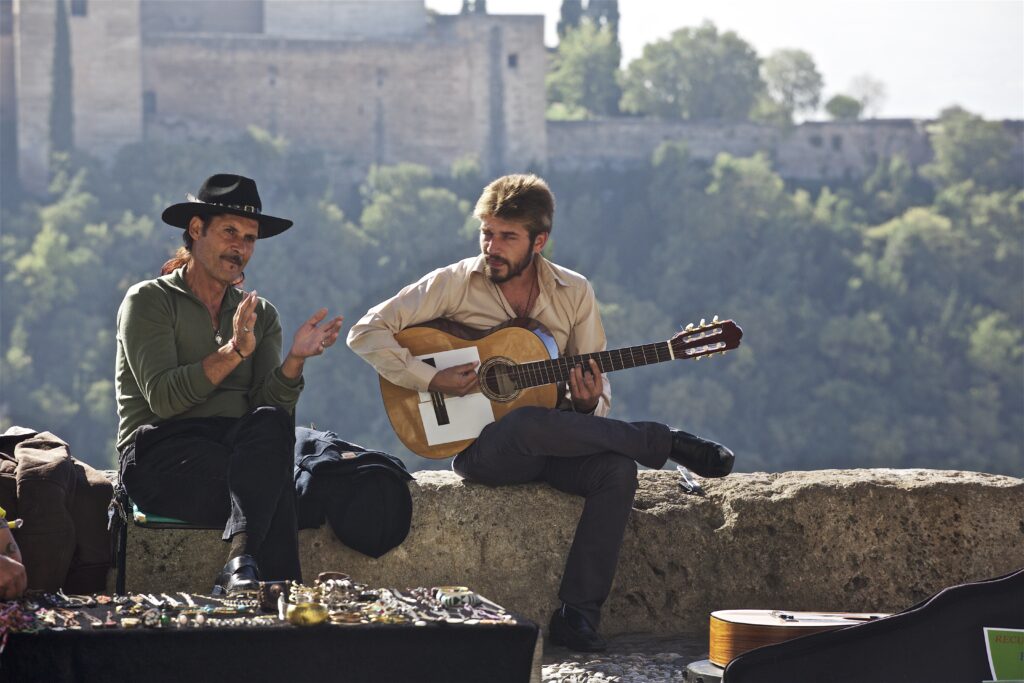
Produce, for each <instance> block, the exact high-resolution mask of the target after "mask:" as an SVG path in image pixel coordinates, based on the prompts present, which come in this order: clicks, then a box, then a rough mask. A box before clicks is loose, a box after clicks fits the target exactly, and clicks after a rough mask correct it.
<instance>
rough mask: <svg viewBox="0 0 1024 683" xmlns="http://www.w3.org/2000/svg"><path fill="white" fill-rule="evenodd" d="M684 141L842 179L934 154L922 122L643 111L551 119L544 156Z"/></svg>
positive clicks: (572, 164)
mask: <svg viewBox="0 0 1024 683" xmlns="http://www.w3.org/2000/svg"><path fill="white" fill-rule="evenodd" d="M669 141H681V142H685V143H686V145H687V147H688V149H689V150H690V153H691V154H692V155H693V157H694V158H696V159H701V160H706V161H710V160H713V159H714V158H715V156H717V155H718V154H719V153H721V152H726V153H728V154H731V155H733V156H741V157H747V156H752V155H754V154H756V153H758V152H763V153H765V154H767V155H768V156H769V157H770V158H771V159H772V161H773V166H774V168H775V170H776V172H777V173H778V174H779V175H781V176H782V177H783V178H787V179H794V180H816V181H828V180H845V179H850V178H863V177H864V176H866V175H868V174H870V173H871V172H872V171H873V170H874V168H875V164H876V163H877V162H878V161H879V160H880V159H885V158H889V157H892V156H895V155H897V154H900V155H902V156H903V157H904V158H906V159H907V160H908V161H909V162H911V163H912V164H913V165H915V166H916V165H918V164H922V163H925V162H927V161H928V160H929V159H930V158H931V145H930V144H929V142H928V136H927V134H926V132H925V130H924V124H923V122H920V121H911V120H901V119H886V120H874V121H857V122H850V123H840V122H828V123H821V122H811V123H804V124H801V125H798V126H793V127H791V128H785V129H784V128H779V127H777V126H768V125H759V124H756V123H736V124H718V123H692V122H688V121H669V120H665V119H648V118H639V117H637V118H626V117H623V118H614V119H595V120H592V121H549V122H548V160H549V165H550V166H551V167H552V168H556V169H565V170H569V169H599V168H603V167H611V168H633V167H638V166H641V165H644V164H646V163H647V162H648V161H650V158H651V154H652V153H653V152H654V150H655V149H657V147H658V145H660V144H661V143H663V142H669Z"/></svg>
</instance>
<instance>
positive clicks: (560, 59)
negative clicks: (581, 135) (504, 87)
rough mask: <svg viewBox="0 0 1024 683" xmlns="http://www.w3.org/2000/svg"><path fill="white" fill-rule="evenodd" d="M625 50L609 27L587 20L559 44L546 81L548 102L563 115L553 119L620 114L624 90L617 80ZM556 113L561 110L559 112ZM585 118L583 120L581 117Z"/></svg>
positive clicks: (568, 33)
mask: <svg viewBox="0 0 1024 683" xmlns="http://www.w3.org/2000/svg"><path fill="white" fill-rule="evenodd" d="M621 59H622V50H621V48H620V47H619V41H618V39H617V38H616V37H615V35H614V33H613V31H612V28H611V26H610V25H604V26H599V25H598V24H597V23H596V22H594V21H591V20H590V19H584V20H583V21H582V23H581V24H580V26H579V28H576V29H572V30H570V31H568V32H567V33H566V34H565V36H564V37H563V38H562V40H561V41H560V42H559V44H558V52H557V53H556V54H555V57H554V60H553V63H552V67H551V70H550V71H549V72H548V75H547V78H546V84H547V91H548V102H549V103H551V104H552V105H561V106H562V108H563V109H564V111H565V113H564V114H557V113H556V116H555V117H554V118H578V116H573V115H572V114H571V112H579V111H583V112H586V113H587V114H596V115H611V114H616V113H618V110H619V98H620V97H621V96H622V89H621V88H620V87H619V84H618V81H617V75H618V69H619V62H620V61H621ZM555 111H556V112H560V111H561V110H559V109H556V110H555ZM579 118H582V117H579Z"/></svg>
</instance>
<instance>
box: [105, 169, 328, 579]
mask: <svg viewBox="0 0 1024 683" xmlns="http://www.w3.org/2000/svg"><path fill="white" fill-rule="evenodd" d="M187 200H188V201H186V202H183V203H180V204H175V205H173V206H170V207H168V208H167V209H166V210H165V211H164V213H163V220H164V222H165V223H167V224H168V225H171V226H173V227H176V228H181V229H183V230H184V235H183V239H184V242H185V246H184V247H182V248H181V249H179V251H178V254H177V255H176V257H175V258H173V259H171V260H170V261H168V262H167V263H166V264H165V265H164V269H163V275H162V276H161V277H159V278H156V279H155V280H146V281H144V282H140V283H138V284H136V285H134V286H133V287H131V288H130V289H129V290H128V292H127V293H126V294H125V298H124V301H123V302H122V303H121V307H120V308H119V309H118V312H117V365H116V383H117V402H118V416H119V418H120V425H119V428H118V439H117V448H118V452H119V455H120V467H121V482H122V483H123V484H124V485H125V487H126V489H127V491H128V494H129V495H130V496H131V498H132V499H133V501H134V502H135V503H136V504H137V505H138V506H139V507H140V508H142V509H144V510H146V511H147V512H150V513H153V514H159V515H164V516H168V517H175V518H179V519H183V520H186V521H189V522H194V523H205V524H216V525H218V526H219V525H220V524H224V523H225V522H226V526H225V528H224V536H223V537H224V540H226V541H231V550H230V553H229V556H228V562H227V564H225V566H224V570H223V571H222V572H221V573H220V575H219V576H218V577H217V579H216V583H215V586H214V593H215V594H224V593H230V592H234V591H237V590H244V589H248V588H253V587H255V582H256V581H258V580H260V579H261V578H262V579H272V580H277V579H299V578H301V577H300V567H299V556H298V541H297V534H296V521H295V499H294V496H295V494H294V488H293V483H292V462H293V460H292V453H293V447H294V440H295V431H294V410H295V405H296V403H297V402H298V399H299V394H300V392H301V391H302V387H303V378H302V372H303V367H304V364H305V362H306V359H307V358H309V357H311V356H318V355H320V354H322V353H323V352H324V351H325V350H326V349H327V348H328V347H330V346H332V345H333V344H334V343H335V342H336V341H337V339H338V333H339V331H340V330H341V322H342V318H341V317H340V316H339V317H336V318H333V319H331V320H329V321H326V322H325V318H326V317H327V309H326V308H322V309H320V310H319V311H317V312H316V313H315V314H313V316H312V317H311V318H309V320H307V321H306V322H305V323H303V324H302V325H301V326H300V327H299V329H298V331H297V332H296V333H295V335H294V337H293V340H292V345H291V348H290V349H289V351H288V353H287V355H286V356H285V359H284V361H283V362H282V361H281V347H282V340H281V336H282V335H281V324H280V321H279V318H278V314H277V310H276V309H275V308H274V306H273V305H272V304H271V303H270V302H269V301H267V300H266V299H261V298H259V297H258V296H257V294H256V292H255V291H253V292H248V293H246V292H244V291H242V290H241V289H237V286H238V285H240V284H241V282H242V281H243V280H244V277H245V276H244V268H245V266H246V264H247V263H248V262H249V259H250V258H251V257H252V254H253V250H254V248H255V246H256V240H257V239H263V238H266V237H272V236H274V235H277V234H279V233H281V232H284V231H285V230H287V229H288V228H290V227H291V225H292V222H291V221H289V220H285V219H282V218H275V217H273V216H268V215H265V214H263V212H262V204H261V202H260V197H259V193H258V191H257V189H256V183H255V182H253V181H252V180H250V179H249V178H244V177H241V176H237V175H230V174H219V175H215V176H212V177H210V178H208V179H207V180H206V182H205V183H203V186H202V188H200V190H199V192H198V193H197V194H196V195H191V194H190V195H188V196H187Z"/></svg>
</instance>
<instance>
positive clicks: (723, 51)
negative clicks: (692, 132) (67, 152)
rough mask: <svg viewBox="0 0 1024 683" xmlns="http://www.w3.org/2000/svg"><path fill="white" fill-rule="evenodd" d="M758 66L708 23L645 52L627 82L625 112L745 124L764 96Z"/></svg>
mask: <svg viewBox="0 0 1024 683" xmlns="http://www.w3.org/2000/svg"><path fill="white" fill-rule="evenodd" d="M759 68H760V60H759V59H758V57H757V54H756V52H755V51H754V49H753V48H752V47H751V46H750V45H749V44H748V43H747V42H746V41H744V40H743V39H742V38H740V37H739V36H738V35H736V34H735V33H734V32H732V31H727V32H725V33H719V32H718V29H717V28H715V26H714V24H712V23H710V22H706V23H704V24H703V25H701V26H700V27H699V28H682V29H679V30H677V31H675V32H674V33H673V34H672V35H671V36H670V37H669V38H668V39H667V40H659V41H656V42H654V43H650V44H648V45H645V46H644V51H643V56H642V57H640V58H639V59H636V60H634V61H633V62H631V63H630V64H629V67H628V68H627V69H626V72H625V74H624V76H623V88H622V90H623V95H622V105H621V106H622V109H623V111H627V112H633V113H636V114H651V115H654V116H661V117H664V118H677V119H685V120H693V121H700V120H708V119H713V120H734V121H737V120H744V119H746V118H747V116H748V114H749V113H750V111H751V109H752V108H753V106H754V104H755V102H756V101H757V99H758V96H759V95H760V94H761V93H762V91H763V90H764V82H763V81H762V80H761V76H760V73H759Z"/></svg>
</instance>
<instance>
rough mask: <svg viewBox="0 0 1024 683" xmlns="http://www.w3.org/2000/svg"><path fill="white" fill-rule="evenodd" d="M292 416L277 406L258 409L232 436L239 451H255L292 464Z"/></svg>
mask: <svg viewBox="0 0 1024 683" xmlns="http://www.w3.org/2000/svg"><path fill="white" fill-rule="evenodd" d="M294 424H295V423H294V420H293V419H292V415H291V413H289V412H288V411H287V410H285V409H284V408H278V407H277V406H260V407H259V408H256V409H255V410H253V411H252V412H250V413H249V414H248V415H246V416H245V417H243V418H242V424H240V425H238V431H237V433H236V436H235V445H236V447H239V448H240V450H248V451H258V452H261V453H265V454H266V455H267V457H270V458H273V459H275V460H280V461H281V462H283V463H287V465H288V469H289V471H291V464H292V462H293V461H294V451H295V426H294Z"/></svg>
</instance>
